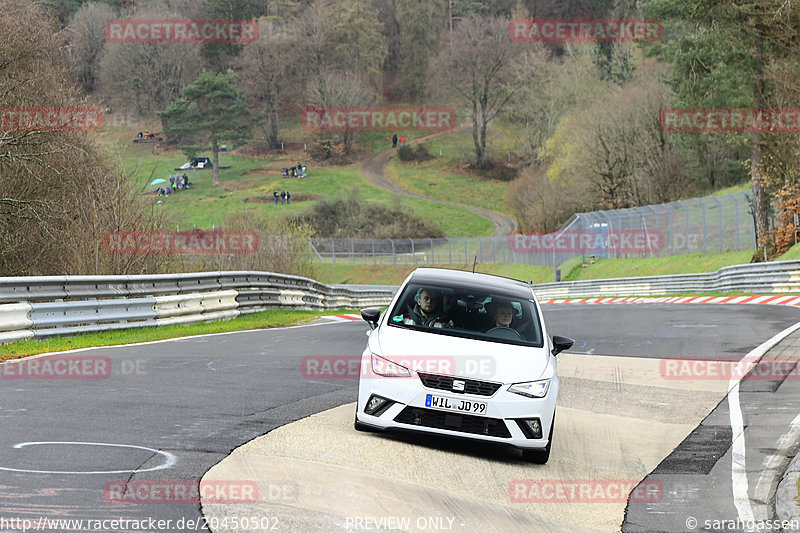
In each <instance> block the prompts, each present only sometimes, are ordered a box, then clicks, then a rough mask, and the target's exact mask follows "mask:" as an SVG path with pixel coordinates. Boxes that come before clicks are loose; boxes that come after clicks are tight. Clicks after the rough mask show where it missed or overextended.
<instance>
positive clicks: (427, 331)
mask: <svg viewBox="0 0 800 533" xmlns="http://www.w3.org/2000/svg"><path fill="white" fill-rule="evenodd" d="M361 316H362V318H363V319H364V320H366V321H367V322H368V323H369V324H370V327H371V328H372V331H371V332H370V333H369V340H368V342H367V347H366V349H365V350H364V353H363V357H362V368H361V373H360V377H359V389H358V406H357V409H356V416H355V428H356V429H357V430H405V431H419V432H425V433H433V434H436V435H441V436H446V437H460V438H468V439H475V440H480V441H486V442H492V443H498V444H506V445H511V446H514V447H516V448H519V449H521V450H522V454H523V457H524V458H525V459H527V460H530V461H532V462H537V463H546V462H547V460H548V459H549V457H550V450H551V446H552V441H553V425H554V419H555V411H556V401H557V398H558V376H557V374H556V369H557V366H558V360H557V357H556V356H557V354H558V353H559V352H561V351H563V350H566V349H569V348H570V347H571V346H572V344H573V342H574V341H573V340H572V339H569V338H566V337H560V336H554V337H553V338H552V339H551V338H549V337H548V335H547V331H546V327H545V323H544V320H543V319H542V315H541V309H540V307H539V304H538V302H537V300H536V296H535V295H534V293H533V289H532V286H531V285H530V284H529V283H526V282H522V281H517V280H512V279H509V278H503V277H500V276H491V275H487V274H477V273H471V272H464V271H459V270H447V269H432V268H420V269H417V270H415V271H414V272H413V273H412V274H411V275H410V276H409V277H408V278H407V279H406V280H405V282H404V283H403V285H402V286H401V288H400V290H399V291H398V292H397V294H396V295H395V297H394V299H393V300H392V302H391V304H390V306H389V308H388V309H387V310H386V311H384V312H383V313H381V312H380V310H379V309H375V308H370V309H364V310H362V311H361Z"/></svg>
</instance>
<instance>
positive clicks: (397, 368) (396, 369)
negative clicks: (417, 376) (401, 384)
mask: <svg viewBox="0 0 800 533" xmlns="http://www.w3.org/2000/svg"><path fill="white" fill-rule="evenodd" d="M372 371H373V372H374V373H375V374H378V375H379V376H384V377H387V378H408V377H411V371H410V370H409V369H407V368H406V367H404V366H403V365H398V364H397V363H395V362H393V361H389V360H388V359H386V358H384V357H381V356H380V355H375V354H372Z"/></svg>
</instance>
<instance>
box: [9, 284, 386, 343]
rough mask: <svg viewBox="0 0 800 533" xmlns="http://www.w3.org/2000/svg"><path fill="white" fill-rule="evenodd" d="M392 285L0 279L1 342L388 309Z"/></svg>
mask: <svg viewBox="0 0 800 533" xmlns="http://www.w3.org/2000/svg"><path fill="white" fill-rule="evenodd" d="M394 291H395V288H393V287H382V286H374V287H352V288H351V287H343V286H330V285H325V284H323V283H319V282H317V281H314V280H312V279H308V278H303V277H298V276H289V275H284V274H276V273H270V272H248V271H243V272H206V273H195V274H169V275H158V276H146V275H141V276H45V277H19V278H8V277H6V278H0V343H2V342H10V341H14V340H19V339H25V338H32V337H49V336H53V335H69V334H74V333H85V332H92V331H102V330H112V329H127V328H136V327H145V326H161V325H168V324H187V323H192V322H200V321H208V320H219V319H229V318H235V317H237V316H239V315H241V314H246V313H253V312H256V311H263V310H266V309H276V308H280V309H297V310H324V309H338V308H361V307H369V306H380V305H387V304H388V303H389V301H390V300H391V298H392V295H393V294H394Z"/></svg>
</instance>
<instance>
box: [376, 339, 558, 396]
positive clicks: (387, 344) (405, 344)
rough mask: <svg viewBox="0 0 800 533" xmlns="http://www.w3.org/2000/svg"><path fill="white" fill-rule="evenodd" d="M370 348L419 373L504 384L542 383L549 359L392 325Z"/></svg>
mask: <svg viewBox="0 0 800 533" xmlns="http://www.w3.org/2000/svg"><path fill="white" fill-rule="evenodd" d="M369 348H370V350H371V351H372V353H374V354H377V355H381V356H383V357H385V358H387V359H389V360H390V361H392V362H395V363H398V364H401V365H403V366H406V367H409V368H412V369H413V370H416V371H418V372H429V373H431V374H444V375H454V376H459V377H465V378H472V379H478V380H484V381H495V382H502V383H520V382H523V381H531V380H535V379H539V378H541V377H542V375H543V374H544V373H545V371H546V370H547V367H548V363H549V359H550V354H549V353H548V352H547V349H546V348H533V347H529V346H518V345H514V344H504V343H500V342H490V341H481V340H473V339H465V338H461V337H453V336H449V335H441V334H438V333H428V332H424V331H415V330H409V329H404V328H399V327H391V326H389V325H383V326H382V327H381V328H379V329H378V330H377V331H376V332H375V334H373V335H371V336H370V341H369ZM545 377H550V376H545Z"/></svg>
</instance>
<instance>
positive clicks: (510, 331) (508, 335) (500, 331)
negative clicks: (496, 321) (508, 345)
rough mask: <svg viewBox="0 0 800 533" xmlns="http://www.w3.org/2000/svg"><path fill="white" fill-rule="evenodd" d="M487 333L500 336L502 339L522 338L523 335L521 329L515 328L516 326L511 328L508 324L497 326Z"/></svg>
mask: <svg viewBox="0 0 800 533" xmlns="http://www.w3.org/2000/svg"><path fill="white" fill-rule="evenodd" d="M486 334H487V335H494V336H495V337H500V338H502V339H509V340H512V341H514V340H522V335H520V334H519V331H517V330H515V329H514V328H509V327H506V326H495V327H493V328H492V329H490V330H489V331H487V332H486Z"/></svg>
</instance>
